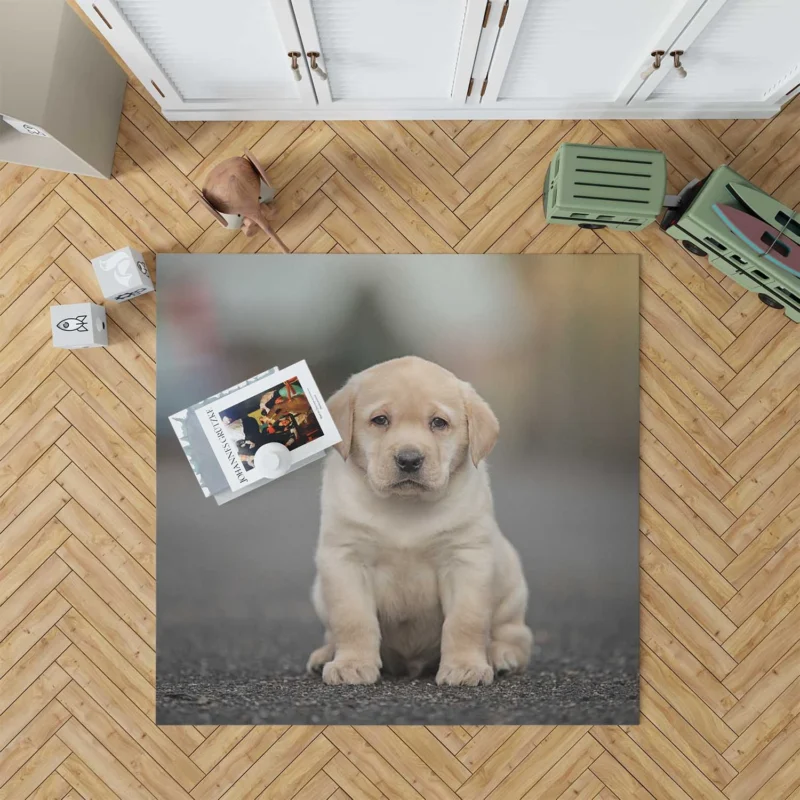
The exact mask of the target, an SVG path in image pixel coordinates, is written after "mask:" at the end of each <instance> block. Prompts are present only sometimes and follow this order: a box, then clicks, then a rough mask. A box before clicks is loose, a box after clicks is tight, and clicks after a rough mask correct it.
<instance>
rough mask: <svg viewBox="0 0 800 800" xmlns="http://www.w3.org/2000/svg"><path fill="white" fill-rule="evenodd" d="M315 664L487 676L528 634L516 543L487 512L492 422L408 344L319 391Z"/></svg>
mask: <svg viewBox="0 0 800 800" xmlns="http://www.w3.org/2000/svg"><path fill="white" fill-rule="evenodd" d="M328 407H329V409H330V411H331V414H332V415H333V418H334V420H335V422H336V425H337V427H338V428H339V432H340V433H341V436H342V442H341V444H339V445H337V446H336V449H337V451H338V452H332V453H331V454H330V455H329V456H328V458H327V462H326V465H325V473H324V479H323V485H322V519H321V526H320V536H319V542H318V545H317V556H316V565H317V577H316V580H315V582H314V588H313V590H312V601H313V603H314V607H315V609H316V611H317V614H318V615H319V617H320V619H321V620H322V622H323V624H324V625H325V630H326V633H325V644H324V645H323V646H322V647H320V648H319V649H318V650H316V651H314V653H312V654H311V657H310V658H309V661H308V669H309V670H310V671H318V670H320V669H321V670H322V678H323V680H324V681H325V682H326V683H330V684H341V683H374V682H375V681H376V680H378V676H379V673H380V670H381V668H382V667H383V668H385V669H386V670H388V671H390V672H392V673H395V674H409V675H411V676H416V675H419V674H420V673H421V672H422V671H423V670H425V669H426V668H429V667H433V666H435V665H436V664H437V663H438V664H439V668H438V673H437V675H436V681H437V683H440V684H450V685H453V686H460V685H467V686H476V685H478V684H489V683H491V682H492V680H493V677H494V673H495V671H497V672H502V671H514V670H520V669H523V668H524V667H525V666H526V665H527V663H528V659H529V657H530V651H531V643H532V636H531V632H530V630H529V629H528V628H527V626H526V625H525V610H526V606H527V599H528V589H527V586H526V584H525V578H524V576H523V574H522V567H521V565H520V561H519V556H518V555H517V552H516V550H515V549H514V547H513V546H512V545H511V543H510V542H509V541H508V540H507V539H506V538H505V537H504V536H503V534H502V533H501V532H500V529H499V528H498V527H497V523H496V522H495V519H494V511H493V503H492V494H491V490H490V488H489V477H488V474H487V471H486V465H485V462H484V458H485V457H486V456H487V455H488V454H489V451H490V450H491V449H492V447H493V446H494V443H495V441H496V440H497V435H498V432H499V424H498V422H497V418H496V417H495V415H494V413H493V412H492V410H491V409H490V408H489V406H488V405H487V404H486V402H485V401H484V400H482V399H481V398H480V397H479V396H478V394H477V393H476V392H475V390H474V389H473V388H472V387H471V386H470V385H469V384H467V383H464V382H463V381H460V380H458V379H457V378H456V377H455V375H453V374H452V373H450V372H448V371H447V370H445V369H443V368H442V367H440V366H438V365H436V364H433V363H431V362H429V361H425V360H423V359H421V358H416V357H413V356H409V357H406V358H398V359H395V360H393V361H386V362H384V363H382V364H378V365H376V366H374V367H371V368H370V369H367V370H365V371H364V372H361V373H359V374H358V375H354V376H353V377H352V378H351V379H350V380H349V381H348V382H347V384H346V385H345V386H344V387H343V388H342V389H340V390H339V391H338V392H337V393H336V394H335V395H333V397H332V398H331V399H330V401H329V403H328Z"/></svg>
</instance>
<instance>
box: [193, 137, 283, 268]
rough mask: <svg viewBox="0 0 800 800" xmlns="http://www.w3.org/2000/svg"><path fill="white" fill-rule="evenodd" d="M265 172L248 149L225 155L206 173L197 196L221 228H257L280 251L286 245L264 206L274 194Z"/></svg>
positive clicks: (248, 231)
mask: <svg viewBox="0 0 800 800" xmlns="http://www.w3.org/2000/svg"><path fill="white" fill-rule="evenodd" d="M274 194H275V193H274V190H273V189H272V187H271V186H270V185H269V181H268V180H267V175H266V173H265V172H264V170H263V169H262V168H261V165H260V164H259V163H258V161H257V160H256V159H255V158H254V157H253V155H252V154H251V153H250V151H249V150H247V149H245V151H244V155H243V156H234V157H233V158H226V159H225V160H224V161H222V162H220V163H219V164H217V166H216V167H214V169H212V170H211V172H210V173H209V174H208V178H206V182H205V186H203V191H202V193H201V194H200V199H201V200H202V201H203V204H204V205H205V207H206V208H207V209H208V210H209V211H210V212H211V214H212V216H213V217H214V218H215V219H216V220H217V221H218V222H219V223H220V224H221V225H223V226H224V227H226V228H231V229H236V228H240V227H241V228H243V230H244V232H245V236H253V235H254V234H255V232H256V229H257V228H261V230H263V231H264V233H266V234H267V236H271V237H272V238H273V239H274V240H275V243H276V244H277V245H278V247H280V249H281V250H282V251H283V252H284V253H288V252H289V248H288V247H287V246H286V245H285V244H284V243H283V242H282V241H281V239H280V237H279V236H278V235H277V234H276V233H275V231H274V229H273V228H272V225H270V222H269V218H270V216H271V211H270V210H269V209H268V207H267V206H266V205H265V203H268V202H269V201H271V200H272V198H273V197H274Z"/></svg>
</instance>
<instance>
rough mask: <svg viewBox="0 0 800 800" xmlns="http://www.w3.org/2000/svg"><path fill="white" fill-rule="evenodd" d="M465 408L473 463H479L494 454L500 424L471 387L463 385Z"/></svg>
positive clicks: (486, 404) (466, 384) (487, 405)
mask: <svg viewBox="0 0 800 800" xmlns="http://www.w3.org/2000/svg"><path fill="white" fill-rule="evenodd" d="M462 392H463V395H464V406H465V408H466V411H467V433H468V434H469V453H470V456H471V457H472V463H473V464H474V465H475V466H476V467H477V466H478V464H479V462H480V461H481V460H483V459H484V458H486V456H488V455H489V453H491V452H492V448H493V447H494V445H495V442H496V441H497V436H498V434H499V433H500V423H499V422H498V421H497V417H496V416H495V415H494V411H492V409H491V408H489V404H488V403H487V402H486V401H485V400H484V399H483V398H482V397H481V396H480V395H479V394H478V393H477V392H476V391H475V390H474V389H473V388H472V386H470V385H469V384H468V383H464V384H462Z"/></svg>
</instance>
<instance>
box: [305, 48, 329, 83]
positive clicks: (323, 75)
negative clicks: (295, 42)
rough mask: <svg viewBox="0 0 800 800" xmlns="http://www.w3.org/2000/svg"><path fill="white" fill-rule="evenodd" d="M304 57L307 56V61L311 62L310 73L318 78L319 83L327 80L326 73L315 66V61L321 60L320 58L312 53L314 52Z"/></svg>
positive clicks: (317, 54)
mask: <svg viewBox="0 0 800 800" xmlns="http://www.w3.org/2000/svg"><path fill="white" fill-rule="evenodd" d="M306 55H307V56H308V58H309V60H310V61H311V71H312V72H314V73H316V74H317V75H318V76H319V79H320V80H321V81H326V80H328V73H327V72H325V70H324V69H322V67H320V66H318V65H317V59H318V58H322V56H320V54H319V53H317V52H314V51H311V52H309V53H306Z"/></svg>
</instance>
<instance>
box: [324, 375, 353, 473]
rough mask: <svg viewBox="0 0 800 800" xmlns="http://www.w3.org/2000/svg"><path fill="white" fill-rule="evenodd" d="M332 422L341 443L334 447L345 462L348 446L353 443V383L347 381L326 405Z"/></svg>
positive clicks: (348, 452) (348, 451)
mask: <svg viewBox="0 0 800 800" xmlns="http://www.w3.org/2000/svg"><path fill="white" fill-rule="evenodd" d="M327 406H328V411H330V412H331V417H333V422H334V424H335V425H336V427H337V428H338V430H339V435H340V436H341V437H342V441H341V442H339V444H337V445H334V447H335V448H336V449H337V450H338V451H339V455H340V456H341V457H342V458H343V459H345V461H346V460H347V457H348V456H349V455H350V445H351V443H352V441H353V422H354V416H355V410H356V391H355V386H354V385H353V381H352V380H350V381H348V382H347V383H346V384H345V385H344V386H342V388H341V389H339V391H338V392H336V394H334V395H333V396H332V397H331V398H330V399H329V400H328V403H327Z"/></svg>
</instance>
